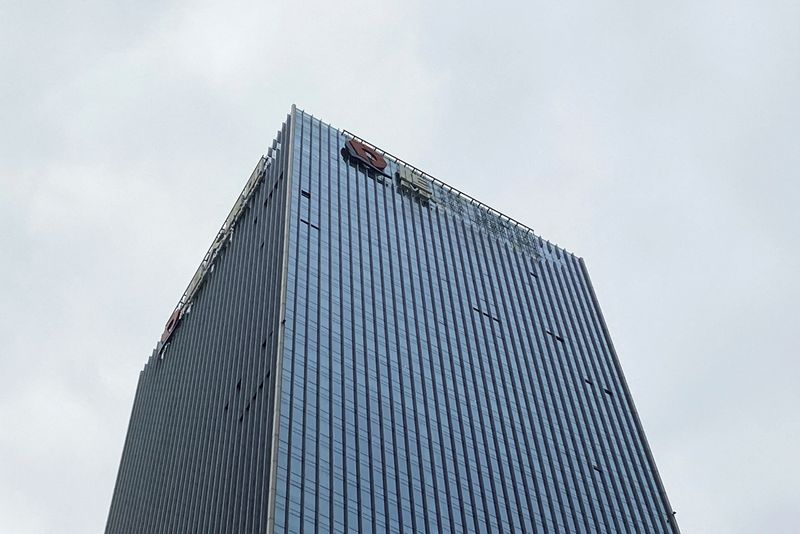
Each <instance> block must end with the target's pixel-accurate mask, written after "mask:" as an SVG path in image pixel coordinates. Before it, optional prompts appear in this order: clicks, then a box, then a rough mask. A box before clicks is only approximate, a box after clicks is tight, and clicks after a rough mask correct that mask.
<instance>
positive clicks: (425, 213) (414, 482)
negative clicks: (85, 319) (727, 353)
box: [108, 109, 678, 533]
mask: <svg viewBox="0 0 800 534" xmlns="http://www.w3.org/2000/svg"><path fill="white" fill-rule="evenodd" d="M287 124H288V127H286V126H285V127H284V130H283V138H282V139H283V140H285V141H284V143H283V147H282V148H280V149H279V150H278V152H279V153H280V157H278V158H276V159H275V162H276V163H275V164H273V167H272V169H273V170H272V171H271V173H272V174H271V176H273V178H272V181H269V180H262V181H261V182H259V183H258V184H256V187H255V188H254V192H253V193H252V195H253V198H254V200H253V201H252V205H253V207H251V208H249V209H247V210H245V211H243V215H242V216H241V217H240V218H239V219H238V220H237V221H236V224H235V227H236V228H237V230H236V232H235V233H234V235H235V239H234V240H233V241H232V242H231V244H230V245H228V246H227V247H225V248H224V249H221V250H220V251H219V252H218V253H217V255H216V256H215V257H213V258H212V259H211V261H210V263H211V264H213V265H219V267H216V269H217V270H218V271H219V272H214V273H213V274H211V275H208V281H205V282H204V283H203V287H202V289H201V290H199V291H197V292H196V294H194V295H193V296H192V297H191V298H187V297H186V296H185V298H184V299H182V301H185V303H187V305H189V306H190V307H191V310H192V311H191V313H190V314H186V313H182V314H180V315H179V317H180V324H179V325H177V327H176V326H175V325H172V328H173V329H174V332H173V333H170V334H168V337H167V339H168V341H167V342H166V343H168V344H169V345H168V348H167V351H166V354H163V353H161V355H159V354H158V352H159V350H161V349H163V345H162V346H161V347H159V348H158V349H157V351H156V352H155V353H154V357H153V358H151V361H150V362H149V363H148V366H147V367H146V368H145V370H144V371H143V373H142V378H141V380H140V385H139V391H138V392H137V397H136V401H135V403H134V412H133V415H132V417H131V425H130V429H129V434H128V439H127V441H126V446H125V451H124V453H123V461H122V463H121V466H120V474H119V477H118V482H117V488H116V490H115V495H114V500H113V502H112V509H111V514H110V518H109V528H108V530H109V531H114V532H116V531H119V532H123V531H130V530H126V529H124V528H123V529H121V530H120V529H117V528H116V525H127V526H136V525H146V526H148V527H152V528H149V529H148V530H147V531H165V532H171V531H177V530H181V531H182V530H184V529H183V528H181V527H186V528H185V530H189V531H195V530H198V528H194V527H205V526H208V527H209V528H208V529H206V530H208V531H210V530H213V531H225V532H263V531H267V532H276V533H284V532H376V533H377V532H451V533H462V532H481V533H482V532H503V533H506V532H587V533H588V532H592V533H594V532H601V533H602V532H605V533H616V532H654V533H660V532H665V533H666V532H678V527H677V525H676V524H675V522H674V518H673V514H672V512H671V508H670V505H669V502H668V500H667V497H666V494H665V492H664V489H663V486H662V484H661V481H660V479H659V476H658V473H657V471H656V467H655V463H654V461H653V458H652V455H651V453H650V450H649V447H648V445H647V442H646V439H645V436H644V433H643V431H642V428H641V424H640V422H639V420H638V417H637V414H636V411H635V408H634V405H633V402H632V399H631V397H630V394H629V391H628V389H627V386H626V384H625V381H624V377H623V375H622V372H621V369H620V366H619V361H618V359H617V357H616V354H615V352H614V349H613V346H612V344H611V340H610V338H609V335H608V331H607V329H606V326H605V323H604V321H603V318H602V315H601V312H600V308H599V306H598V304H597V301H596V298H595V294H594V291H593V290H592V286H591V282H590V281H589V277H588V275H587V272H586V267H585V265H584V262H583V260H582V259H580V258H578V257H576V256H575V255H573V254H571V253H569V252H567V251H565V250H563V249H561V248H559V247H557V246H554V245H553V244H551V243H549V242H547V241H545V240H543V239H541V238H539V237H538V236H536V235H534V234H533V233H532V232H531V231H530V230H529V229H527V228H526V227H524V226H522V225H519V224H518V223H516V222H515V221H512V220H510V219H508V218H507V217H504V216H502V215H500V214H498V213H496V212H494V211H493V210H491V209H489V208H487V207H486V206H484V205H482V204H480V203H479V202H477V201H475V200H473V199H471V198H469V197H468V196H466V195H463V194H461V193H459V192H458V191H456V190H454V189H452V188H450V187H449V186H447V185H445V184H443V183H441V182H439V181H437V180H434V179H432V178H431V177H430V176H428V175H426V174H424V173H422V172H420V171H418V170H417V169H415V168H413V167H411V166H409V165H407V164H405V163H404V162H402V161H400V160H398V159H396V158H393V157H391V156H389V155H388V154H386V153H384V152H382V151H380V150H378V149H376V148H375V147H372V146H371V145H369V144H368V143H366V142H365V141H363V140H361V139H358V138H356V137H354V136H352V135H351V134H349V133H348V132H344V131H341V130H337V129H335V128H333V127H331V126H329V125H327V124H325V123H323V122H321V121H319V120H317V119H315V118H313V117H311V116H309V115H308V114H305V113H304V112H302V111H300V110H295V109H293V110H292V113H291V115H290V117H289V120H288V121H287ZM273 148H275V145H273ZM284 176H285V177H286V179H283V177H284ZM265 183H276V184H280V185H276V186H271V187H265V186H264V185H263V184H265ZM267 189H271V190H272V191H273V192H275V193H276V194H281V195H282V197H281V200H280V201H279V202H277V203H275V204H274V206H276V210H277V211H276V212H277V213H279V214H276V215H273V216H271V218H270V219H269V221H265V223H266V225H272V227H271V228H267V227H263V228H261V229H258V230H257V228H259V225H258V223H257V222H256V221H254V220H253V218H254V217H255V216H256V215H257V214H258V210H262V211H263V210H264V209H265V208H263V207H261V206H262V204H263V199H264V198H265V197H264V195H265V191H266V190H267ZM277 192H280V193H277ZM281 210H282V211H281ZM264 216H265V215H264V214H262V215H260V216H259V217H264ZM239 228H244V229H243V230H241V231H240V230H239ZM269 232H272V233H275V234H276V237H275V239H274V240H273V242H272V245H270V246H267V247H266V248H261V246H260V245H259V242H260V240H261V237H260V236H263V235H265V233H269ZM240 233H241V234H243V235H242V237H241V238H240ZM251 235H252V236H255V237H248V236H251ZM237 247H238V248H237ZM240 249H241V251H240V252H236V251H238V250H240ZM238 254H241V255H242V256H239V255H238ZM278 265H282V269H277V266H278ZM226 266H228V267H227V268H229V269H230V270H231V272H240V271H241V273H242V274H240V275H239V276H244V277H245V278H247V279H249V278H248V277H251V278H253V280H258V279H262V280H264V282H263V283H262V285H258V284H259V282H256V281H254V282H251V283H250V285H248V283H247V282H241V281H240V282H238V285H237V286H236V287H237V288H238V289H237V290H236V291H237V293H236V294H235V295H230V294H228V295H226V296H222V297H220V296H218V295H217V293H216V292H217V291H219V292H222V293H225V292H226V290H227V289H228V287H229V286H228V285H227V282H228V280H227V279H226V278H224V277H225V276H226V273H227V272H228V271H225V269H226ZM267 266H269V267H267ZM264 269H267V272H264ZM269 272H271V273H273V276H272V277H270V276H269V274H268V273H269ZM231 283H233V282H231ZM269 284H271V286H270V287H269V288H267V287H266V286H267V285H269ZM207 294H208V295H207ZM220 299H222V300H220ZM220 302H228V304H227V306H229V308H230V309H240V310H241V311H239V312H238V313H239V314H240V315H239V316H238V317H240V318H241V319H229V321H231V322H232V323H235V324H236V325H237V326H236V327H235V328H236V332H238V334H236V335H229V334H227V330H226V328H231V327H229V326H226V327H219V328H217V327H215V326H214V325H215V324H216V323H214V321H220V320H221V319H220V317H224V316H225V317H227V316H229V314H230V312H229V311H228V309H227V308H226V309H221V308H219V306H220ZM263 308H269V309H271V310H273V311H272V312H266V313H265V312H264V311H263ZM255 309H258V310H259V311H257V312H256V311H252V310H255ZM251 315H252V318H250V317H251ZM202 317H205V318H206V319H205V320H206V323H201V322H200V321H202V320H203V319H201V318H202ZM203 325H205V326H203ZM267 332H269V334H270V335H266V333H267ZM220 337H223V340H219V339H217V338H220ZM226 340H227V341H226ZM234 340H235V342H234ZM209 345H210V346H213V347H216V348H215V349H213V350H212V349H210V348H208V346H209ZM175 360H181V361H180V362H175ZM229 361H235V362H239V363H235V364H230V363H228V362H229ZM173 362H175V363H173ZM170 366H172V367H170ZM229 367H230V368H231V370H225V369H228V368H229ZM154 369H156V370H154ZM158 369H161V370H158ZM219 370H224V373H223V374H221V375H219V374H217V373H218V371H219ZM270 370H274V371H275V372H272V373H271V374H270V372H269V371H270ZM159 373H161V375H160V376H159ZM197 374H201V375H203V376H205V377H206V378H205V379H203V380H196V384H195V385H194V386H190V385H187V384H185V383H183V381H185V380H186V378H185V377H187V376H190V377H194V376H195V375H197ZM151 375H153V376H151ZM162 377H163V378H162ZM237 380H238V382H237ZM239 383H241V384H244V383H247V388H248V391H250V390H252V389H253V388H255V390H254V391H257V392H258V391H260V390H259V388H264V389H265V391H266V392H267V393H265V394H264V395H263V396H259V395H261V394H260V393H259V394H257V395H256V396H253V398H252V399H249V403H248V404H245V402H246V400H244V399H242V400H238V399H239V397H237V396H236V395H237V393H235V391H236V388H238V387H239V385H238V384H239ZM197 387H201V388H202V389H203V392H202V393H198V392H197V391H196V388H197ZM169 388H177V391H174V390H173V391H170V392H169V393H166V390H167V389H169ZM206 390H209V391H212V393H209V392H208V391H206ZM226 395H227V396H226ZM143 397H144V398H146V400H145V399H143ZM200 398H202V400H201V401H198V400H197V399H200ZM260 399H263V402H261V403H259V401H260ZM237 402H238V404H236V407H235V408H233V406H234V404H235V403H237ZM164 403H172V405H171V406H170V407H169V408H168V409H167V411H168V412H169V414H171V415H165V414H164V413H162V411H163V409H164ZM187 405H188V406H189V407H188V408H187V407H186V406H187ZM246 406H247V407H249V408H247V407H246ZM226 409H227V410H228V411H230V410H233V412H234V416H233V417H229V419H226V417H228V416H227V415H226ZM248 409H253V410H254V411H255V412H256V413H255V414H253V415H251V419H246V417H247V415H248V414H247V411H248ZM212 412H213V413H212ZM184 413H188V414H189V419H188V420H187V421H183V420H182V419H180V417H182V415H181V414H184ZM173 415H174V416H173ZM245 419H246V420H245ZM198 421H200V422H202V423H203V424H204V426H203V425H201V426H200V427H197V425H196V423H197V422H198ZM172 425H177V426H178V427H180V428H183V430H176V429H174V428H172ZM142 428H144V430H142ZM132 435H133V436H132ZM221 444H222V445H221ZM159 447H162V448H166V449H167V450H169V451H170V455H167V456H160V457H159V450H160V449H159ZM184 447H188V449H186V450H184ZM129 450H130V451H133V452H129ZM149 462H157V466H158V469H155V468H153V467H152V466H150V465H148V464H149ZM129 464H135V465H133V466H131V465H129ZM187 469H188V472H187ZM142 473H145V475H146V476H145V475H143V474H142ZM164 484H166V486H164V487H162V486H163V485H164ZM148 491H149V492H155V495H151V496H147V497H142V496H141V494H142V493H143V492H145V493H146V492H148ZM131 510H133V511H131ZM175 514H178V515H179V516H180V518H181V519H176V516H175ZM120 518H121V519H120ZM126 518H127V520H128V522H127V523H125V522H124V520H125V519H126ZM131 518H133V520H131ZM137 521H140V522H138V523H137ZM141 521H145V522H141ZM167 527H179V528H177V530H170V529H169V528H167ZM212 527H213V528H212ZM159 529H161V530H159ZM206 530H204V529H203V528H199V531H206Z"/></svg>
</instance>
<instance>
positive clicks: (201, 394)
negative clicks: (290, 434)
mask: <svg viewBox="0 0 800 534" xmlns="http://www.w3.org/2000/svg"><path fill="white" fill-rule="evenodd" d="M289 137H290V122H287V124H284V126H283V129H282V130H281V131H280V132H279V134H278V138H277V139H276V141H275V142H274V143H273V147H272V149H270V152H269V154H268V156H267V158H266V159H262V161H261V162H260V163H259V165H260V167H259V168H257V172H258V171H259V169H260V170H261V172H260V175H259V176H256V177H255V179H256V180H257V181H254V182H252V185H254V187H255V188H254V189H251V190H250V191H249V192H247V190H246V192H247V193H248V194H247V195H246V196H245V195H243V196H242V197H240V201H237V205H236V206H235V207H234V210H235V212H236V213H235V215H236V217H235V220H233V221H232V222H231V223H230V224H229V222H230V221H228V222H226V225H228V227H227V228H225V227H224V228H223V230H225V231H224V232H222V231H221V233H220V236H221V237H222V238H223V239H224V242H217V241H215V244H214V246H212V251H214V255H212V256H211V257H210V259H209V262H208V265H205V263H206V262H205V260H204V265H201V269H200V270H198V272H199V273H201V274H202V276H200V277H197V278H196V279H193V285H191V286H190V288H191V293H190V292H188V290H187V295H185V298H184V299H182V301H181V306H182V307H180V306H179V311H180V313H179V314H178V315H179V316H181V317H182V319H181V320H180V322H179V323H178V324H177V326H176V327H175V329H174V331H172V332H171V333H169V329H168V332H167V333H166V334H165V338H166V337H168V339H167V340H166V344H165V345H164V346H163V347H161V346H159V348H158V349H157V350H155V351H154V352H153V355H152V356H151V358H150V359H149V361H148V362H147V363H146V365H145V367H144V370H143V371H142V372H141V375H140V377H139V384H138V387H137V392H136V397H135V400H134V405H133V411H132V414H131V420H130V424H129V428H128V435H127V438H126V440H125V447H124V450H123V454H122V460H121V462H120V467H119V472H118V475H117V482H116V486H115V489H114V495H113V498H112V502H111V509H110V512H109V517H108V522H107V525H106V532H109V533H131V532H147V533H150V532H264V531H266V528H267V527H266V522H267V503H268V491H269V481H270V473H271V465H272V458H271V450H272V448H271V443H272V439H273V415H274V409H273V406H274V391H275V377H276V373H275V360H276V355H277V352H278V347H279V343H278V339H279V337H280V332H279V330H280V323H279V317H280V309H279V308H280V297H281V291H282V287H283V281H284V267H285V265H284V261H283V258H284V248H285V247H284V245H285V219H286V213H287V212H286V209H287V202H288V194H289V190H288V186H287V182H288V172H287V169H288V159H289V157H290V150H289V149H288V148H287V146H288V145H287V146H284V147H281V142H282V141H283V143H284V145H286V143H285V140H286V139H288V138H289ZM248 185H249V186H250V185H251V183H250V182H248ZM232 213H234V212H232ZM218 245H221V247H218ZM215 247H216V248H215ZM207 258H209V257H208V256H207ZM195 281H197V282H198V283H197V284H196V285H194V283H195Z"/></svg>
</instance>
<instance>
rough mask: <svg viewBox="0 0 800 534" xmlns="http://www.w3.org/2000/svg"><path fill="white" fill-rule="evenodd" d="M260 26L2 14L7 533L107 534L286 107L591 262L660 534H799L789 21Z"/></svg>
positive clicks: (540, 12) (772, 4)
mask: <svg viewBox="0 0 800 534" xmlns="http://www.w3.org/2000/svg"><path fill="white" fill-rule="evenodd" d="M299 3H302V4H305V7H298V6H297V4H299ZM267 4H268V3H267V2H253V3H247V2H208V3H189V2H175V1H161V2H146V1H141V0H140V1H137V2H116V3H114V2H109V1H107V0H97V1H92V0H89V1H80V2H78V1H76V2H33V1H22V0H20V1H15V0H0V228H2V230H0V251H2V261H0V280H1V281H2V282H0V284H2V285H1V286H0V289H1V290H2V291H1V292H0V339H1V340H2V345H0V532H3V533H12V534H15V533H23V534H27V533H55V532H58V533H89V532H100V531H101V530H102V529H103V527H104V525H105V520H106V515H107V512H108V507H109V504H110V500H111V494H112V490H113V486H114V481H115V478H116V471H117V467H118V464H119V459H120V455H121V452H122V446H123V441H124V438H125V432H126V430H127V425H128V418H129V415H130V410H131V406H132V403H133V396H134V392H135V387H136V382H137V379H138V373H139V370H140V369H141V368H142V366H143V364H144V362H145V360H146V358H147V357H148V355H149V353H150V351H151V349H152V348H153V346H154V344H155V341H156V339H157V337H158V336H159V335H160V334H161V331H162V328H163V325H164V322H165V321H166V319H167V317H168V316H169V315H170V312H171V311H172V308H173V307H174V305H175V303H176V302H177V300H178V298H179V297H180V295H181V293H182V292H183V289H184V288H185V286H186V285H187V283H188V281H189V279H190V277H191V275H192V274H193V272H194V270H195V268H196V267H197V265H198V264H199V262H200V260H201V258H202V256H203V254H204V253H205V251H206V249H207V247H208V246H209V245H210V243H211V241H212V238H213V237H214V235H215V233H216V231H217V229H218V228H219V226H220V224H221V223H222V221H223V219H224V218H225V216H226V215H227V213H228V210H229V209H230V207H231V206H232V205H233V202H234V200H235V198H236V195H237V194H238V193H239V191H240V190H241V188H242V186H243V185H244V182H245V180H246V179H247V177H248V176H249V174H250V172H251V170H252V168H253V167H254V166H255V164H256V162H257V161H258V158H259V156H260V155H261V154H263V153H264V152H265V151H266V148H267V146H268V145H269V143H270V142H271V140H272V138H273V137H274V134H275V132H276V130H277V129H278V128H279V126H280V124H281V121H282V120H283V119H284V118H285V115H286V113H287V112H288V111H289V109H290V106H291V104H292V103H296V104H297V105H298V107H301V108H303V109H305V110H306V111H308V112H310V113H312V114H314V115H315V116H318V117H320V118H322V119H323V120H325V121H326V122H330V123H332V124H334V125H335V126H338V127H340V128H346V129H348V130H351V131H353V132H356V133H357V134H359V135H360V136H362V137H364V138H365V139H367V140H369V141H371V142H372V143H374V144H376V145H377V146H380V147H383V148H385V149H387V150H389V151H390V152H392V153H394V154H397V155H398V156H400V157H402V158H403V159H405V160H407V161H409V162H411V163H413V164H415V165H417V166H418V167H420V168H422V169H425V170H427V171H429V172H430V173H431V174H433V175H434V176H436V177H438V178H440V179H441V180H443V181H445V182H447V183H450V184H452V185H453V186H455V187H457V188H459V189H461V190H463V191H465V192H467V193H469V194H471V195H472V196H474V197H476V198H478V199H481V200H483V201H485V202H486V203H488V204H489V205H491V206H493V207H495V208H497V209H498V210H500V211H502V212H504V213H506V214H508V215H510V216H512V217H514V218H517V219H519V220H520V221H522V222H524V223H526V224H528V225H529V226H531V227H533V228H534V229H535V230H536V231H537V233H539V234H540V235H542V236H543V237H545V238H547V239H549V240H551V241H553V242H555V243H558V244H560V245H562V246H563V247H565V248H567V249H568V250H570V251H573V252H575V253H576V254H578V255H580V256H582V257H584V258H585V259H586V262H587V265H588V268H589V272H590V273H591V275H592V278H593V281H594V285H595V288H596V290H597V293H598V297H599V300H600V303H601V305H602V306H603V310H604V313H605V315H606V319H607V321H608V323H609V327H610V330H611V334H612V337H613V339H614V342H615V344H616V347H617V350H618V352H619V355H620V358H621V361H622V365H623V369H624V371H625V374H626V376H627V379H628V382H629V385H630V388H631V390H632V392H633V396H634V399H635V401H636V405H637V408H638V410H639V413H640V416H641V418H642V421H643V424H644V427H645V430H646V432H647V436H648V439H649V441H650V444H651V447H652V450H653V453H654V455H655V459H656V462H657V464H658V467H659V470H660V473H661V476H662V478H663V481H664V484H665V486H666V489H667V491H668V494H669V497H670V499H671V501H672V504H673V507H674V508H675V510H676V511H677V518H678V522H679V524H680V525H681V528H682V529H683V532H685V533H694V532H697V533H704V534H706V533H725V534H728V533H753V532H768V533H790V532H791V533H794V532H798V530H797V529H798V526H797V525H798V520H797V513H798V510H800V482H798V481H799V480H800V461H798V456H797V452H798V450H799V449H800V415H798V408H799V407H800V393H799V391H800V387H799V384H800V354H798V352H800V349H798V346H799V345H798V342H797V333H798V331H800V326H798V323H799V321H798V319H799V318H800V317H799V316H800V312H798V297H800V282H798V271H800V235H798V234H799V233H800V217H799V216H798V210H797V205H798V202H800V170H799V169H800V150H799V149H798V146H799V144H800V143H799V142H800V135H799V134H800V127H798V124H800V104H798V97H799V95H800V6H799V5H798V4H797V2H788V1H787V2H781V1H753V2H741V1H725V2H723V1H718V2H713V1H702V0H699V1H698V0H691V1H677V2H653V1H650V2H641V1H640V2H531V1H522V2H517V3H506V4H500V3H494V4H492V6H493V7H488V6H489V3H480V4H477V3H472V2H463V1H461V2H436V3H432V2H416V1H407V0H404V1H398V2H361V3H354V4H346V3H342V2H291V3H287V4H284V5H272V6H268V5H267Z"/></svg>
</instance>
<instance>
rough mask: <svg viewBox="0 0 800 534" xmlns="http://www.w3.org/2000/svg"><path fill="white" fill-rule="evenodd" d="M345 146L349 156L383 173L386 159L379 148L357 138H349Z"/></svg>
mask: <svg viewBox="0 0 800 534" xmlns="http://www.w3.org/2000/svg"><path fill="white" fill-rule="evenodd" d="M344 146H345V150H346V152H347V156H348V157H350V158H352V159H354V160H356V161H358V162H360V163H363V164H364V165H366V166H367V167H369V168H370V169H372V170H375V171H377V172H379V173H381V174H383V169H385V168H386V160H385V159H383V156H382V155H381V154H380V153H379V152H378V151H377V150H375V149H374V148H372V147H369V146H367V145H365V144H364V143H361V142H359V141H356V140H355V139H350V140H348V141H347V143H345V145H344Z"/></svg>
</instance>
